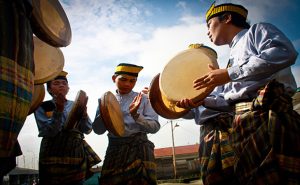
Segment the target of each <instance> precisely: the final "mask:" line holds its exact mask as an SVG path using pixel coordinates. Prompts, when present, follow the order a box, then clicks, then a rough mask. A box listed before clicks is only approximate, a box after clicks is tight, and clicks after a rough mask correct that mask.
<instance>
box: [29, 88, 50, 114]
mask: <svg viewBox="0 0 300 185" xmlns="http://www.w3.org/2000/svg"><path fill="white" fill-rule="evenodd" d="M35 87H39V89H38V90H41V91H40V93H39V95H38V98H37V99H36V101H35V102H34V97H36V96H35V91H36V89H35ZM45 94H46V90H45V86H44V85H43V84H38V85H34V91H33V93H32V100H31V105H30V109H29V112H28V115H30V114H32V113H33V112H34V111H35V110H36V109H37V108H38V107H39V106H40V105H41V104H42V103H43V100H44V98H45Z"/></svg>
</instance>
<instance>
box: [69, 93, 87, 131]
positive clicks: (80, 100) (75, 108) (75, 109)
mask: <svg viewBox="0 0 300 185" xmlns="http://www.w3.org/2000/svg"><path fill="white" fill-rule="evenodd" d="M87 100H88V98H87V96H86V93H85V92H84V91H83V90H80V91H78V93H77V95H76V98H75V101H74V103H73V105H72V108H71V111H70V113H69V115H68V118H67V121H66V123H65V128H66V129H73V128H76V126H77V123H78V122H79V120H80V119H81V118H82V115H83V112H80V109H83V108H84V107H85V106H86V105H87Z"/></svg>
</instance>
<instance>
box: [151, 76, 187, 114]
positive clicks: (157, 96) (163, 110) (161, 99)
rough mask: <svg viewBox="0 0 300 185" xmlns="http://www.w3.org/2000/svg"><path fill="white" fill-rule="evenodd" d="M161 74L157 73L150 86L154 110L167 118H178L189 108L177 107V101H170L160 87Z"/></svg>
mask: <svg viewBox="0 0 300 185" xmlns="http://www.w3.org/2000/svg"><path fill="white" fill-rule="evenodd" d="M159 76H160V74H157V75H156V76H155V77H154V78H153V80H152V81H151V85H150V88H149V100H150V103H151V106H152V108H153V109H154V111H155V112H156V113H157V114H159V115H160V116H162V117H164V118H166V119H178V118H181V117H182V116H184V115H185V114H186V113H187V112H188V111H189V110H188V109H183V108H180V107H177V106H176V105H175V102H171V101H169V100H168V99H167V98H166V97H165V96H164V95H163V94H162V93H161V91H160V89H159Z"/></svg>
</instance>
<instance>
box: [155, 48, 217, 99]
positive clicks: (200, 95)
mask: <svg viewBox="0 0 300 185" xmlns="http://www.w3.org/2000/svg"><path fill="white" fill-rule="evenodd" d="M209 64H210V65H212V66H213V67H215V68H219V66H218V63H217V54H216V52H215V51H214V50H213V49H211V48H209V47H207V46H204V45H201V44H198V45H194V47H190V48H189V49H187V50H184V51H182V52H180V53H179V54H177V55H176V56H175V57H173V58H172V59H171V60H170V61H169V62H168V63H167V64H166V65H165V67H164V69H163V70H162V72H161V74H160V77H159V87H160V90H161V92H162V94H163V95H164V96H165V97H166V98H167V99H168V100H169V101H173V102H177V101H180V100H182V99H183V98H187V99H191V100H193V102H195V103H196V102H198V101H201V100H202V99H204V98H205V97H206V96H208V95H209V94H210V93H211V92H212V91H213V89H214V88H212V87H205V88H202V89H200V90H196V89H194V88H193V82H194V80H195V79H197V78H199V77H201V76H203V75H205V74H207V73H208V72H209V71H210V69H209V68H208V65H209Z"/></svg>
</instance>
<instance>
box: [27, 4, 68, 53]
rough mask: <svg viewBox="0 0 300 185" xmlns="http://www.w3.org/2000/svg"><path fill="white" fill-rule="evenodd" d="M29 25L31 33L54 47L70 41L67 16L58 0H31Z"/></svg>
mask: <svg viewBox="0 0 300 185" xmlns="http://www.w3.org/2000/svg"><path fill="white" fill-rule="evenodd" d="M32 6H33V11H32V19H31V27H32V30H33V33H34V34H35V35H36V36H37V37H39V39H41V40H43V41H44V42H46V43H47V44H50V45H52V46H54V47H66V46H68V45H69V44H70V43H71V37H72V33H71V27H70V23H69V20H68V17H67V15H66V13H65V11H64V9H63V7H62V6H61V4H60V3H59V1H58V0H32Z"/></svg>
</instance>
